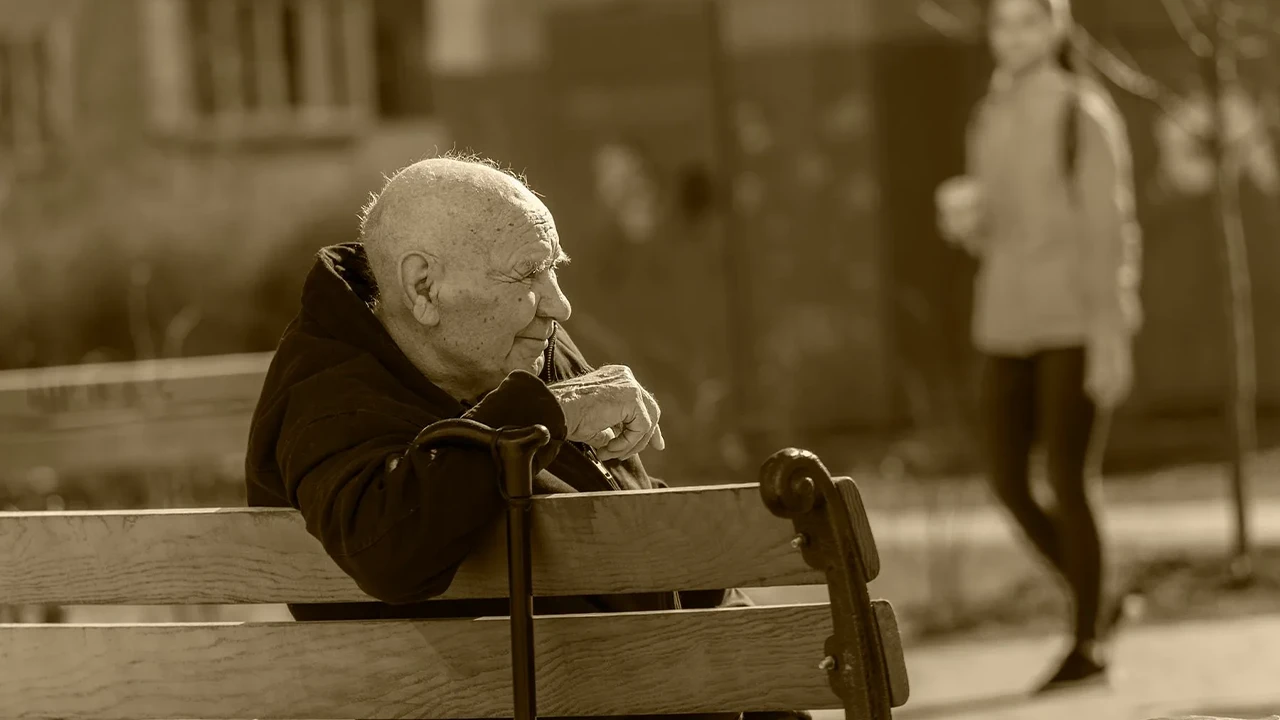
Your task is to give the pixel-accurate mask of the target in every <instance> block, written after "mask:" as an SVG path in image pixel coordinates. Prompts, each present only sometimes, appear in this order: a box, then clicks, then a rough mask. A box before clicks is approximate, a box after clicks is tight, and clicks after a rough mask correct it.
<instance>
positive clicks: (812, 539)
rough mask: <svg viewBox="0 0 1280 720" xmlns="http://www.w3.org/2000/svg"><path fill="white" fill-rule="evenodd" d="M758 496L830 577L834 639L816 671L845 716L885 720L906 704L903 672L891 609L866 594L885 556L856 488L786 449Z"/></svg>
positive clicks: (769, 466)
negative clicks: (824, 675) (825, 677)
mask: <svg viewBox="0 0 1280 720" xmlns="http://www.w3.org/2000/svg"><path fill="white" fill-rule="evenodd" d="M760 495H761V497H762V498H763V499H764V503H765V506H766V507H768V508H769V511H770V512H772V513H773V514H774V515H777V516H778V517H780V518H785V519H788V520H791V522H792V524H793V525H794V527H795V530H796V536H795V539H794V540H793V541H792V545H793V546H794V547H796V548H798V549H800V551H801V552H802V554H803V557H804V560H805V562H806V563H807V564H808V565H809V566H810V567H812V568H814V569H816V570H821V571H822V572H823V573H825V574H826V579H827V588H828V590H829V592H830V595H831V616H832V617H831V619H832V623H833V627H834V629H835V633H834V634H833V635H831V636H830V637H829V638H827V641H826V645H825V651H826V655H827V657H826V658H825V659H824V660H823V661H822V662H821V664H820V665H819V667H820V668H821V669H823V670H826V671H827V675H828V679H829V680H830V682H831V689H832V690H833V691H835V694H836V695H837V696H838V697H839V698H840V700H841V701H842V703H843V704H844V709H845V717H846V718H847V720H887V719H888V718H890V717H891V716H892V708H893V707H897V706H900V705H902V704H903V703H905V702H906V699H907V692H908V689H907V687H906V669H905V665H904V663H903V662H902V648H901V644H900V642H899V639H898V637H897V623H896V621H895V620H894V619H893V609H892V608H891V607H889V605H888V603H885V602H883V601H877V602H876V603H875V604H874V605H873V603H872V602H871V597H870V595H869V593H868V591H867V583H868V582H869V581H870V580H872V579H874V578H875V577H876V576H877V575H878V574H879V572H880V556H879V553H878V552H877V550H876V545H875V539H874V538H873V537H872V534H871V526H870V523H869V521H868V520H867V514H866V510H865V509H864V508H863V505H862V498H861V496H860V495H859V494H858V488H857V485H856V484H854V482H853V480H851V479H849V478H839V479H833V478H832V477H831V474H830V473H829V472H828V471H827V468H826V467H825V466H824V465H823V464H822V461H821V460H819V459H818V457H817V456H816V455H814V454H813V453H810V452H808V451H805V450H798V449H795V448H788V449H785V450H781V451H779V452H777V453H774V455H773V456H772V457H770V458H769V459H768V460H766V461H765V463H764V466H763V467H761V469H760ZM882 631H884V632H886V633H887V634H889V635H891V637H882V634H881V633H882Z"/></svg>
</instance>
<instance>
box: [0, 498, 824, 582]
mask: <svg viewBox="0 0 1280 720" xmlns="http://www.w3.org/2000/svg"><path fill="white" fill-rule="evenodd" d="M791 532H792V531H791V529H790V528H789V527H788V525H787V523H784V522H780V521H779V520H778V519H777V518H776V517H774V516H773V515H771V514H770V513H769V511H768V510H767V509H766V508H765V507H764V504H763V503H761V502H760V497H759V491H758V489H757V486H756V485H755V484H746V485H729V486H721V487H704V488H688V489H678V490H659V491H650V492H632V493H598V494H582V495H557V496H552V497H546V498H537V499H535V500H534V507H533V544H534V547H533V553H532V555H533V561H534V568H533V579H534V591H535V592H536V593H538V594H540V595H583V594H604V593H624V592H644V591H653V590H674V589H679V590H697V589H711V588H725V587H759V586H776V585H805V584H820V583H823V581H824V579H823V577H822V575H821V574H820V573H818V572H817V571H815V570H812V569H811V568H809V567H808V566H806V565H805V564H804V561H803V558H802V557H801V555H800V553H798V552H796V551H795V549H794V548H792V547H791V545H790V540H791V537H792V535H791ZM505 535H506V532H505V527H504V525H503V523H502V522H501V521H500V520H499V521H498V522H496V523H495V527H494V533H493V534H492V535H491V536H490V538H489V539H488V541H487V542H485V543H484V544H483V545H482V546H481V547H480V548H479V550H477V551H476V552H475V553H473V554H472V556H471V557H470V558H469V559H468V560H467V562H465V563H464V564H463V566H462V568H461V569H459V571H458V574H457V576H456V578H455V580H454V582H453V585H452V586H451V587H450V588H449V590H448V592H447V593H446V594H445V595H444V597H447V598H476V597H505V596H506V594H507V565H506V540H505ZM368 599H369V598H368V596H366V595H365V594H364V593H363V592H361V591H360V590H359V589H358V588H357V587H356V585H355V583H354V582H353V581H352V580H351V579H350V578H349V577H347V576H346V575H345V574H344V573H343V572H342V571H341V570H340V569H339V568H338V567H337V565H335V564H334V563H333V561H332V560H330V559H329V557H328V556H327V555H326V554H325V553H324V550H323V548H322V547H321V545H320V543H319V541H317V540H316V539H315V538H313V537H312V536H311V535H309V534H308V533H307V531H306V528H305V526H304V524H303V521H302V517H301V516H300V515H299V514H298V513H297V512H294V511H292V510H272V509H230V510H227V509H222V510H144V511H118V512H66V513H0V604H3V603H10V604H17V603H53V604H64V605H77V604H86V605H87V604H136V605H150V604H157V605H168V604H173V605H177V604H187V603H217V604H235V603H280V602H344V601H360V600H368Z"/></svg>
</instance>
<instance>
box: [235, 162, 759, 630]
mask: <svg viewBox="0 0 1280 720" xmlns="http://www.w3.org/2000/svg"><path fill="white" fill-rule="evenodd" d="M567 260H568V257H567V256H566V255H565V253H564V251H563V249H562V248H561V246H560V239H559V237H558V236H557V234H556V228H555V224H554V223H553V222H552V219H551V213H550V212H549V211H548V210H547V208H546V207H545V206H544V205H543V204H542V202H541V201H539V200H538V198H537V197H536V196H534V194H533V193H532V192H530V191H529V189H528V188H527V187H525V185H524V184H523V183H522V182H521V181H519V180H518V179H516V178H515V177H513V176H511V175H508V174H506V173H504V172H501V171H499V170H496V169H494V168H492V167H489V166H488V165H485V164H482V163H478V162H471V161H466V160H457V159H447V158H437V159H431V160H424V161H422V162H419V163H416V164H414V165H411V166H409V167H407V168H405V169H403V170H401V171H400V172H398V173H396V174H395V175H394V176H393V177H392V178H391V179H390V180H389V181H388V182H387V184H386V186H385V187H384V188H383V190H382V192H381V193H379V194H378V195H377V196H376V197H375V198H374V200H373V201H372V202H371V203H370V204H369V206H368V207H367V208H366V210H365V215H364V218H363V221H362V225H361V242H360V243H351V244H344V245H338V246H334V247H330V248H326V249H324V250H323V251H321V252H320V254H319V258H318V260H317V262H316V264H315V267H314V268H313V269H312V270H311V273H310V275H309V276H308V277H307V280H306V283H305V286H304V288H303V293H302V310H301V312H300V313H299V314H298V316H297V318H296V319H295V320H294V321H293V322H292V323H291V324H290V325H289V327H288V328H287V329H286V330H285V333H284V336H283V338H281V340H280V346H279V350H278V351H277V353H276V356H275V358H274V360H273V361H272V363H271V368H270V370H269V371H268V373H267V379H266V384H265V387H264V388H263V391H262V397H261V399H260V400H259V403H258V407H257V410H256V411H255V413H254V417H253V426H252V430H251V434H250V438H249V454H248V459H247V468H246V469H247V483H248V497H249V503H250V504H251V505H254V506H267V507H290V506H291V507H295V508H297V509H298V510H300V511H301V512H302V515H303V517H305V518H306V522H307V529H308V530H309V531H310V532H311V534H313V535H314V536H316V537H317V538H319V540H320V541H321V543H323V545H324V548H325V550H326V551H328V553H329V555H330V556H332V557H333V559H334V560H335V561H336V562H337V563H338V565H340V566H341V567H342V568H343V570H345V571H346V572H347V573H348V574H350V575H351V577H352V578H354V579H355V581H356V582H357V584H358V585H359V586H360V588H361V589H363V590H364V591H365V592H367V593H368V594H369V595H371V596H372V597H374V598H376V599H378V600H380V601H381V602H378V603H358V604H328V605H305V606H303V605H295V606H293V607H291V611H292V612H293V615H294V617H296V618H298V619H299V620H319V619H338V618H406V617H412V618H418V617H475V616H481V615H502V614H506V612H507V609H506V601H505V600H504V599H502V600H495V601H474V600H468V601H434V602H425V601H426V600H428V599H429V598H431V597H434V596H437V595H439V594H440V593H441V592H443V591H444V590H445V589H446V588H447V587H448V586H449V583H450V581H451V580H452V578H453V575H454V573H455V571H456V570H457V568H458V566H459V565H460V564H461V562H462V561H463V559H464V558H465V557H466V556H467V553H468V552H469V551H470V550H471V549H472V548H473V547H474V546H475V545H476V544H477V542H478V541H479V540H480V539H482V538H483V537H484V536H485V534H486V533H488V532H490V531H491V530H492V526H493V524H494V522H495V521H496V520H497V519H498V518H499V517H500V516H501V514H502V511H503V508H504V505H503V500H502V498H501V496H500V495H499V491H498V482H497V470H496V468H495V465H494V463H493V461H492V459H491V458H490V456H489V455H488V454H487V453H484V452H478V451H475V450H470V449H463V448H458V449H441V450H436V451H431V452H423V451H417V450H414V449H413V445H414V439H415V437H416V436H417V435H418V433H419V432H421V431H422V429H423V428H425V427H426V426H428V425H430V424H431V423H432V422H435V421H437V420H441V419H444V418H451V417H468V418H473V419H475V420H478V421H480V422H483V423H486V424H488V425H491V426H495V427H497V426H503V425H531V424H534V423H540V424H542V425H545V426H546V427H547V428H549V429H550V430H551V434H552V437H553V441H552V446H553V449H556V450H558V452H555V453H554V457H552V455H553V453H551V452H547V453H545V454H543V455H541V456H540V457H539V459H537V460H536V461H535V469H536V470H537V475H536V478H535V490H536V492H539V493H558V492H591V491H609V490H643V489H649V488H653V487H661V483H660V482H659V481H657V480H655V479H653V478H651V477H649V475H648V474H647V473H646V472H645V469H644V466H643V465H642V464H641V462H640V459H639V458H638V457H637V454H638V453H640V452H641V451H642V450H644V449H645V448H647V447H653V448H655V449H661V448H662V447H663V442H664V441H663V437H662V431H661V430H660V429H659V424H658V420H659V410H658V404H657V403H656V402H654V399H653V397H652V396H651V395H650V394H649V393H648V392H647V391H645V389H644V388H643V387H641V386H640V384H639V383H638V382H637V381H636V379H635V378H634V377H633V376H632V374H631V371H630V370H628V369H627V368H625V367H622V366H605V367H602V368H600V369H598V370H595V369H592V368H591V367H590V366H589V365H588V364H587V362H586V360H584V359H583V357H582V354H581V353H580V352H579V351H578V350H577V348H575V347H574V345H573V343H572V342H571V341H570V339H569V337H568V336H567V335H566V334H565V333H564V331H563V330H561V329H559V323H562V322H564V321H566V320H568V319H569V315H570V305H569V301H568V299H567V298H566V297H565V295H564V293H563V292H562V291H561V290H560V285H559V283H558V281H557V279H556V272H557V267H558V266H559V265H561V264H562V263H564V262H566V261H567ZM727 600H729V601H732V602H734V603H735V604H736V603H741V602H743V599H742V598H741V596H740V595H737V594H736V593H724V592H712V593H706V592H699V593H653V594H645V595H632V596H609V597H583V598H538V602H537V611H538V612H539V613H541V614H548V613H562V612H593V611H620V610H668V609H675V608H680V607H682V606H683V607H710V606H715V605H716V604H720V603H722V602H726V601H727Z"/></svg>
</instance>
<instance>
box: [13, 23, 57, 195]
mask: <svg viewBox="0 0 1280 720" xmlns="http://www.w3.org/2000/svg"><path fill="white" fill-rule="evenodd" d="M71 30H72V26H71V23H70V20H69V19H68V18H61V19H51V20H50V21H49V22H45V23H41V24H40V25H38V26H34V27H26V28H16V27H6V26H0V156H3V159H2V160H0V164H3V165H6V166H8V167H12V168H15V169H18V170H23V169H32V168H38V167H41V166H43V165H45V164H46V163H47V162H48V160H49V159H50V157H51V156H52V155H53V154H54V152H55V150H56V149H58V148H59V147H60V146H61V143H62V142H63V141H64V140H65V139H66V138H67V137H68V135H69V125H70V123H71V111H72V102H71V96H70V88H71V67H70V63H71V58H70V52H71V45H72V38H71V34H70V33H71Z"/></svg>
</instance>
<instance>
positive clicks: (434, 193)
mask: <svg viewBox="0 0 1280 720" xmlns="http://www.w3.org/2000/svg"><path fill="white" fill-rule="evenodd" d="M537 229H542V230H544V231H550V232H554V225H553V224H552V222H551V213H550V212H549V211H548V210H547V208H546V206H545V205H543V203H542V201H541V200H539V199H538V198H537V196H535V195H534V194H533V193H532V192H531V191H530V190H529V189H528V187H526V186H525V184H524V183H523V182H522V181H521V180H519V179H518V178H516V177H514V176H512V175H510V174H508V173H505V172H503V171H501V170H499V169H497V168H495V167H492V166H491V165H488V164H486V163H483V162H479V161H474V160H462V159H455V158H431V159H427V160H422V161H419V162H416V163H414V164H412V165H409V166H408V167H405V168H403V169H401V170H399V171H398V172H396V173H395V174H394V175H392V176H391V178H390V179H389V180H388V181H387V183H386V185H385V186H383V188H382V190H381V191H380V192H379V193H377V194H376V195H375V196H374V197H373V199H372V201H371V202H370V203H369V204H368V205H367V206H366V207H365V210H364V214H363V216H362V218H361V223H360V238H361V241H362V242H363V243H364V245H365V251H366V252H367V253H368V255H369V261H370V265H371V267H372V269H373V272H374V277H375V279H376V280H377V281H378V286H379V287H380V288H385V289H387V290H388V291H393V290H394V288H395V286H396V274H397V269H396V266H397V265H398V264H399V261H400V259H401V258H402V257H403V256H404V255H405V253H408V252H422V253H425V254H427V255H429V256H431V257H433V258H435V259H437V260H438V261H440V262H442V263H446V264H448V263H454V262H468V261H476V260H483V259H484V255H487V254H488V252H489V251H490V250H491V249H492V247H493V245H494V241H495V240H499V239H501V238H503V237H504V236H509V235H511V234H512V233H513V232H528V231H530V230H535V231H536V230H537Z"/></svg>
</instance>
